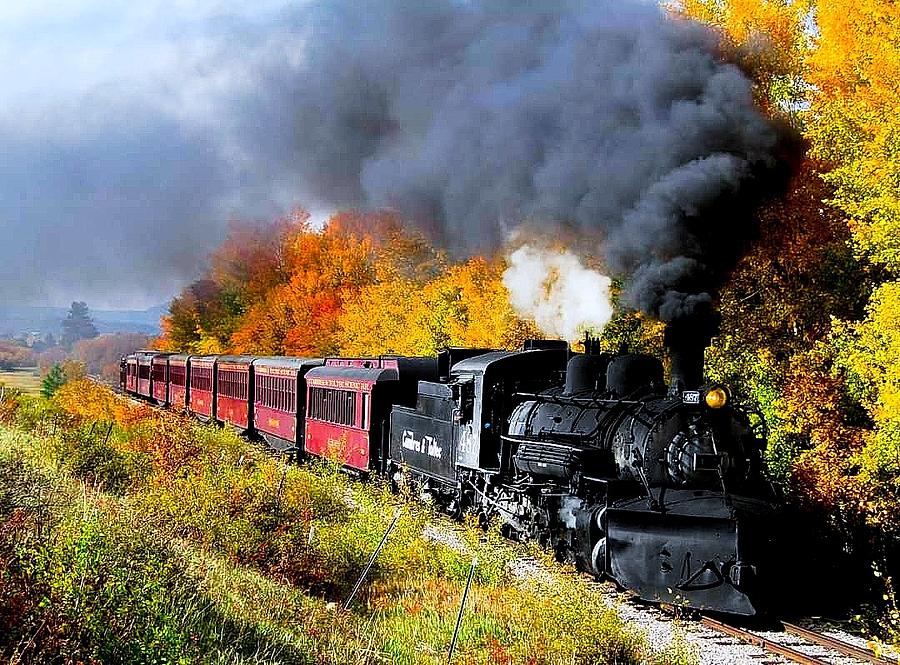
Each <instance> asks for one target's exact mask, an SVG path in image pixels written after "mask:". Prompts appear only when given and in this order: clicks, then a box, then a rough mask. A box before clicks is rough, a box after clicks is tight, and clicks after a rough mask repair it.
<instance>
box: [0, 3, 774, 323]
mask: <svg viewBox="0 0 900 665" xmlns="http://www.w3.org/2000/svg"><path fill="white" fill-rule="evenodd" d="M163 5H165V3H161V4H160V5H159V6H158V7H156V11H155V12H146V13H141V14H140V15H139V16H138V17H137V18H134V19H133V21H132V23H133V26H132V28H131V29H132V30H133V32H132V33H127V34H126V33H123V34H122V35H113V37H114V38H115V39H112V38H110V43H111V44H113V46H111V47H110V49H111V50H110V51H109V52H108V53H107V52H103V53H101V54H100V56H96V57H91V58H85V59H82V60H83V61H84V62H93V61H95V60H96V61H97V62H98V63H100V66H101V68H107V69H109V70H110V71H114V72H116V74H115V76H113V74H110V77H109V78H108V80H107V79H103V78H102V76H101V77H100V78H99V79H98V83H97V85H96V86H95V87H94V88H93V89H88V90H82V91H80V92H79V93H78V94H77V95H74V93H73V96H71V98H62V99H56V98H55V97H54V94H55V93H54V92H53V89H52V88H49V87H45V88H41V90H49V92H48V93H47V94H48V95H49V99H48V100H45V99H44V98H43V97H42V96H40V95H34V94H31V95H25V94H23V95H22V96H21V98H19V99H11V100H10V102H9V104H8V105H7V109H6V111H4V112H0V148H3V149H4V154H5V155H6V156H7V157H8V159H7V161H6V163H5V166H3V167H0V174H2V175H3V178H0V224H2V225H3V227H4V228H3V230H4V234H3V236H4V240H5V242H4V243H3V244H2V246H0V297H2V298H6V299H15V298H23V297H25V298H36V299H40V298H41V297H43V298H45V299H46V298H50V297H52V296H54V294H56V295H57V296H58V297H60V298H62V299H64V300H66V301H68V300H71V299H72V298H75V297H78V299H82V298H90V299H92V302H93V300H94V299H95V298H98V297H99V295H98V294H100V295H106V296H107V298H106V300H107V302H108V301H109V300H111V299H112V300H115V299H118V301H119V302H122V301H123V300H124V299H126V298H127V297H128V296H131V295H133V294H137V293H140V292H141V291H142V290H145V291H146V292H147V293H153V294H158V293H159V292H160V291H162V292H167V293H171V291H172V290H174V288H176V287H177V286H178V285H180V284H183V283H184V282H186V281H188V280H190V279H191V278H193V277H194V276H195V275H196V274H197V271H198V270H199V269H200V267H201V265H202V260H201V259H202V256H203V255H204V254H205V252H206V251H208V250H209V249H211V248H212V247H214V246H215V245H216V244H217V243H218V242H219V241H220V239H221V237H222V230H223V228H224V227H225V223H226V222H227V220H228V218H229V217H230V216H248V215H249V216H263V215H272V214H274V213H275V212H276V211H278V210H285V209H286V208H288V207H290V206H291V205H292V204H295V203H299V204H302V205H305V206H308V207H311V208H313V209H318V210H320V211H326V210H329V209H334V208H338V207H343V206H361V207H369V206H371V207H392V208H396V209H397V210H399V211H401V212H402V213H403V214H404V215H405V216H407V217H408V218H409V219H411V220H414V221H415V222H416V223H418V224H420V225H421V226H422V227H423V228H425V229H427V230H428V231H429V232H430V233H431V234H432V235H433V237H434V238H435V239H436V240H438V241H439V242H441V243H442V244H443V245H445V246H446V247H449V248H450V249H452V250H454V251H455V252H457V253H458V254H460V255H465V254H469V253H481V252H485V251H489V250H490V249H493V248H496V247H498V246H501V245H502V244H503V243H504V242H505V240H506V238H507V236H508V233H509V232H510V231H511V230H513V229H514V228H516V227H518V226H520V225H523V224H526V225H528V226H529V227H532V228H536V229H538V230H539V231H541V232H544V233H546V234H548V235H549V234H552V233H554V232H555V231H556V230H557V228H558V227H566V229H567V231H569V232H571V231H572V230H574V231H576V232H577V234H576V235H577V236H578V237H580V238H582V239H583V243H584V244H583V246H582V247H581V248H580V249H581V250H582V251H585V252H589V253H592V254H600V255H601V256H602V257H603V258H604V259H605V260H606V262H607V264H608V267H609V269H610V271H611V272H614V273H616V274H620V275H623V276H625V277H626V278H627V284H628V289H627V293H626V297H627V300H628V302H629V303H630V304H632V305H633V306H635V307H637V308H640V309H642V310H644V311H645V312H648V313H650V314H652V315H654V316H657V317H660V318H661V319H663V320H673V319H677V318H680V317H682V316H684V315H685V314H688V313H691V312H694V311H696V309H697V306H698V305H699V306H701V307H708V303H709V302H710V301H711V298H712V296H713V294H714V293H715V289H716V287H717V286H718V284H719V283H720V282H721V280H722V278H723V275H724V274H725V272H727V270H728V269H729V268H730V266H731V265H733V263H734V261H735V259H736V257H737V256H739V255H740V252H741V251H742V249H743V246H744V243H745V242H746V240H747V238H749V237H750V236H752V233H753V227H754V224H753V214H754V210H755V209H756V207H757V206H758V204H759V202H760V200H761V199H762V198H763V197H764V196H765V195H767V194H769V193H772V192H774V191H775V190H776V189H777V186H778V184H779V182H780V181H782V180H783V177H784V173H783V172H784V168H783V167H782V163H783V162H782V161H781V155H780V152H781V150H782V147H783V145H784V136H785V135H784V133H783V132H782V131H781V130H780V129H779V128H778V127H777V126H776V125H774V124H773V123H771V122H769V121H768V120H766V118H764V117H763V115H761V114H760V112H759V111H758V110H757V109H756V108H755V107H754V104H753V101H752V90H751V83H750V81H749V80H748V79H747V77H746V76H745V75H744V74H743V73H742V72H741V71H739V70H738V69H737V68H736V67H735V66H733V65H730V64H727V63H725V62H723V61H722V60H721V58H720V57H719V56H718V54H717V50H716V44H717V40H718V37H717V35H715V34H713V33H712V32H711V31H710V30H708V29H706V28H704V27H702V26H700V25H698V24H695V23H691V22H688V21H683V20H676V19H672V18H670V17H666V16H665V15H664V13H663V12H662V10H661V9H660V8H659V7H658V6H657V5H656V4H655V3H652V2H642V1H641V0H553V1H550V0H534V1H530V2H521V1H520V0H515V1H513V0H311V1H309V2H303V3H297V2H294V1H293V0H283V1H280V0H268V1H267V2H266V3H262V4H261V5H260V6H259V7H260V8H259V9H258V10H250V9H245V8H240V9H237V8H232V13H231V14H229V13H228V11H229V10H228V9H227V7H226V6H227V3H221V2H218V1H217V0H216V1H214V0H198V1H197V2H196V3H192V4H191V6H192V10H191V12H193V13H195V14H199V15H201V17H202V15H203V12H204V11H206V12H207V13H208V16H207V17H206V18H205V19H203V18H201V19H197V18H196V16H195V17H194V19H195V22H194V23H192V24H191V25H190V26H189V27H184V26H181V25H168V24H166V23H165V21H166V20H170V19H169V17H171V16H173V15H174V14H173V12H175V10H172V9H171V8H167V6H163ZM123 6H124V5H123ZM235 7H237V5H235ZM122 11H125V10H122ZM178 11H181V10H178ZM254 11H258V15H254V14H253V12H254ZM175 13H176V14H177V12H175ZM189 13H190V12H189ZM192 16H193V14H192ZM147 17H151V19H152V21H151V23H150V24H148V23H147V21H148V20H151V19H148V18H147ZM147 35H150V36H153V37H154V38H156V36H159V35H162V37H160V38H161V39H163V40H164V41H165V40H168V44H167V45H166V47H165V48H164V49H163V48H161V49H160V51H161V52H162V53H164V54H169V55H171V62H169V61H168V60H165V59H164V58H162V59H161V60H160V62H163V64H165V63H167V62H168V63H169V64H168V65H166V66H165V67H164V66H163V65H160V64H159V63H158V62H157V61H155V60H154V61H152V62H150V63H148V64H152V65H153V66H154V67H155V69H154V68H150V67H145V63H144V61H143V58H145V57H146V56H147V55H148V54H152V53H156V51H154V50H153V48H151V46H152V45H150V46H148V45H144V44H143V42H142V41H141V40H143V39H145V38H148V37H147ZM44 41H45V43H46V45H47V49H48V53H50V54H52V55H53V58H52V61H53V62H54V63H56V64H55V65H54V67H56V68H65V67H66V63H67V62H68V61H69V59H68V58H63V59H60V58H59V57H57V53H56V50H55V38H54V37H53V36H52V35H49V36H48V38H47V39H46V40H44ZM134 42H140V44H139V46H140V48H135V49H134V52H133V53H130V52H129V53H130V56H128V57H131V58H132V60H133V61H132V62H128V61H127V58H126V55H124V53H125V51H123V49H127V45H128V44H130V43H134ZM78 43H79V44H80V45H82V46H84V47H88V46H90V43H88V40H83V39H82V40H78ZM101 56H103V57H101ZM48 57H49V56H48ZM71 60H72V62H76V63H79V62H82V60H78V59H75V58H72V59H71ZM123 62H124V64H123ZM166 67H167V68H166ZM145 70H146V71H145ZM58 78H59V77H58ZM61 80H66V79H65V78H64V77H63V78H61ZM59 95H62V93H59ZM42 104H43V106H42ZM4 250H6V251H4ZM76 287H77V293H73V292H71V291H72V290H73V289H75V288H76ZM585 297H591V296H590V295H589V294H586V296H585ZM122 304H123V305H124V304H127V303H125V302H122Z"/></svg>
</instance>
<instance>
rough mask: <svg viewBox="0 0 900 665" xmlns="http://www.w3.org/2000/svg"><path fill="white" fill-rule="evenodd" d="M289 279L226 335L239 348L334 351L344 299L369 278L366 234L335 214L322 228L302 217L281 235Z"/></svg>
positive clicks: (311, 352)
mask: <svg viewBox="0 0 900 665" xmlns="http://www.w3.org/2000/svg"><path fill="white" fill-rule="evenodd" d="M284 261H285V268H286V273H287V275H288V276H289V277H288V280H287V281H286V282H285V283H283V284H279V285H278V286H276V287H275V288H274V289H272V290H271V291H269V293H268V294H267V295H266V297H265V299H264V300H262V301H260V302H258V303H257V304H255V305H254V306H253V307H252V308H251V309H250V310H249V311H248V312H247V315H246V316H245V317H244V319H243V321H242V322H241V325H240V326H239V327H238V329H237V330H236V331H235V332H234V334H233V335H232V338H231V346H232V348H233V349H234V350H235V351H237V352H239V353H262V354H286V355H300V356H302V355H314V356H321V355H328V354H333V353H336V352H337V350H338V348H339V346H340V343H339V340H338V336H337V334H338V329H339V327H338V319H339V317H340V314H341V311H342V309H343V306H344V303H345V302H348V301H350V300H353V299H354V298H355V296H356V294H357V293H358V292H359V289H360V288H362V287H363V286H365V285H367V284H369V283H371V282H372V280H373V279H374V270H373V265H372V262H373V249H372V242H371V239H370V238H367V237H360V236H358V235H356V234H355V233H347V232H345V230H344V229H343V228H342V226H341V224H340V220H339V219H334V218H333V219H331V220H329V221H328V223H326V225H325V228H324V229H322V230H321V231H317V230H315V229H313V228H312V227H311V226H310V224H309V223H308V221H307V220H302V221H301V222H299V223H298V224H296V225H295V226H294V227H293V228H292V229H291V231H290V233H289V234H287V236H286V237H285V246H284Z"/></svg>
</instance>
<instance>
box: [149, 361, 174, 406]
mask: <svg viewBox="0 0 900 665" xmlns="http://www.w3.org/2000/svg"><path fill="white" fill-rule="evenodd" d="M169 355H170V354H168V353H157V354H156V355H154V356H153V358H152V359H151V360H150V393H151V396H152V397H153V399H155V400H156V402H157V404H160V405H162V406H165V405H167V404H168V403H169Z"/></svg>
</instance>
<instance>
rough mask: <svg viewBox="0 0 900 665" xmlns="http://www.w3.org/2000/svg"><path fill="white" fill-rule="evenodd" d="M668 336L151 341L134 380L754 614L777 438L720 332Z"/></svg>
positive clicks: (281, 443) (665, 586)
mask: <svg viewBox="0 0 900 665" xmlns="http://www.w3.org/2000/svg"><path fill="white" fill-rule="evenodd" d="M674 330H675V329H674V328H673V329H671V330H670V333H669V334H667V342H668V343H669V347H670V352H671V369H672V371H671V375H672V378H671V381H670V383H669V384H668V385H667V384H666V383H665V382H664V379H663V367H662V364H661V362H660V361H659V360H658V359H657V358H654V357H652V356H648V355H642V354H632V353H625V352H623V353H616V354H610V353H602V352H600V350H599V348H598V345H597V343H596V342H595V341H594V340H590V339H586V341H585V352H584V353H579V354H573V353H571V352H570V351H569V348H568V345H567V344H566V343H564V342H557V341H552V340H550V341H548V340H536V341H531V342H529V343H527V344H526V345H525V348H524V349H523V350H521V351H495V350H488V349H448V350H446V351H444V352H442V353H441V354H439V355H438V356H437V357H435V358H404V357H396V356H384V357H379V358H327V359H300V358H255V357H247V356H244V357H235V356H218V357H216V356H204V357H198V356H184V355H172V354H161V353H154V352H138V353H135V354H131V355H129V356H126V357H125V358H123V359H122V377H121V380H122V387H123V389H124V390H125V391H127V392H129V393H131V394H133V395H136V396H140V397H144V398H146V399H151V400H154V401H156V402H157V403H159V404H161V405H166V406H172V407H179V408H186V409H188V410H190V411H191V412H192V413H194V414H195V415H197V416H199V417H201V418H204V419H207V420H213V421H219V422H223V423H228V424H231V425H232V426H234V427H237V428H238V429H240V430H241V431H244V432H247V433H248V434H250V435H258V436H260V437H261V438H263V439H265V441H266V442H267V443H268V444H269V445H270V446H272V447H273V448H275V449H277V450H279V451H282V452H285V453H288V454H291V455H295V456H297V457H302V456H304V455H331V456H334V455H338V456H340V458H341V459H342V460H343V461H344V463H345V466H346V468H347V469H348V470H351V471H353V472H356V473H360V474H363V475H365V474H369V473H373V472H376V473H382V474H387V476H388V477H390V478H391V479H392V480H393V481H394V482H395V483H414V484H415V486H416V487H417V488H418V489H419V491H421V493H422V494H425V495H429V496H430V497H432V498H433V500H434V501H436V502H437V503H439V504H440V505H442V506H444V507H445V508H446V509H447V510H449V511H451V512H452V513H455V514H457V515H462V514H464V513H470V512H476V513H477V514H479V515H481V516H482V517H483V518H484V519H485V520H494V519H497V520H499V521H500V522H501V524H502V525H503V528H504V530H505V531H506V533H507V534H508V535H509V536H511V537H513V538H519V539H537V540H538V541H540V542H541V543H542V544H544V545H545V546H547V547H550V548H553V550H555V552H556V553H557V555H558V556H559V557H560V558H561V559H563V560H565V561H569V562H573V563H576V564H577V565H578V566H579V567H580V568H582V569H584V570H586V571H588V572H590V573H592V574H594V575H596V576H605V577H608V578H611V579H612V580H614V581H616V582H617V583H618V584H619V585H621V586H622V587H625V588H627V589H629V590H631V591H632V592H634V593H635V594H637V595H638V596H639V597H640V598H643V599H646V600H649V601H658V602H666V603H673V604H679V605H683V606H686V607H690V608H696V609H699V610H711V611H718V612H724V613H730V614H737V615H754V614H757V613H759V612H761V611H764V610H765V608H766V607H767V606H768V604H769V600H770V594H769V592H768V588H771V585H770V584H768V582H769V577H770V576H769V573H770V571H772V568H773V567H772V565H771V562H770V560H769V557H770V553H771V552H773V551H775V547H774V544H773V538H775V535H774V534H775V532H774V530H773V529H772V524H773V520H774V518H776V517H777V514H778V511H779V506H778V500H777V498H776V496H775V494H774V491H773V490H772V488H771V487H770V486H769V484H768V483H767V482H766V481H765V479H764V476H763V473H762V468H761V452H762V449H763V445H764V442H763V441H762V440H761V439H760V438H758V437H757V436H756V434H755V433H754V430H753V428H752V427H751V425H750V422H749V420H748V417H747V416H746V415H745V414H744V413H743V412H742V411H741V410H740V409H738V408H736V407H734V406H733V405H732V404H730V397H729V394H728V391H727V390H726V389H725V388H724V387H723V386H718V385H708V384H704V382H703V374H702V360H703V350H704V347H705V346H706V341H708V340H701V339H696V338H695V337H693V336H691V335H684V334H677V333H676V332H672V331H674Z"/></svg>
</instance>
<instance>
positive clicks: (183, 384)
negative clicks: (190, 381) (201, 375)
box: [169, 355, 189, 409]
mask: <svg viewBox="0 0 900 665" xmlns="http://www.w3.org/2000/svg"><path fill="white" fill-rule="evenodd" d="M188 358H189V356H186V355H174V356H169V404H170V405H171V406H173V407H175V408H179V409H183V408H185V407H187V395H188V385H187V376H188Z"/></svg>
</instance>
